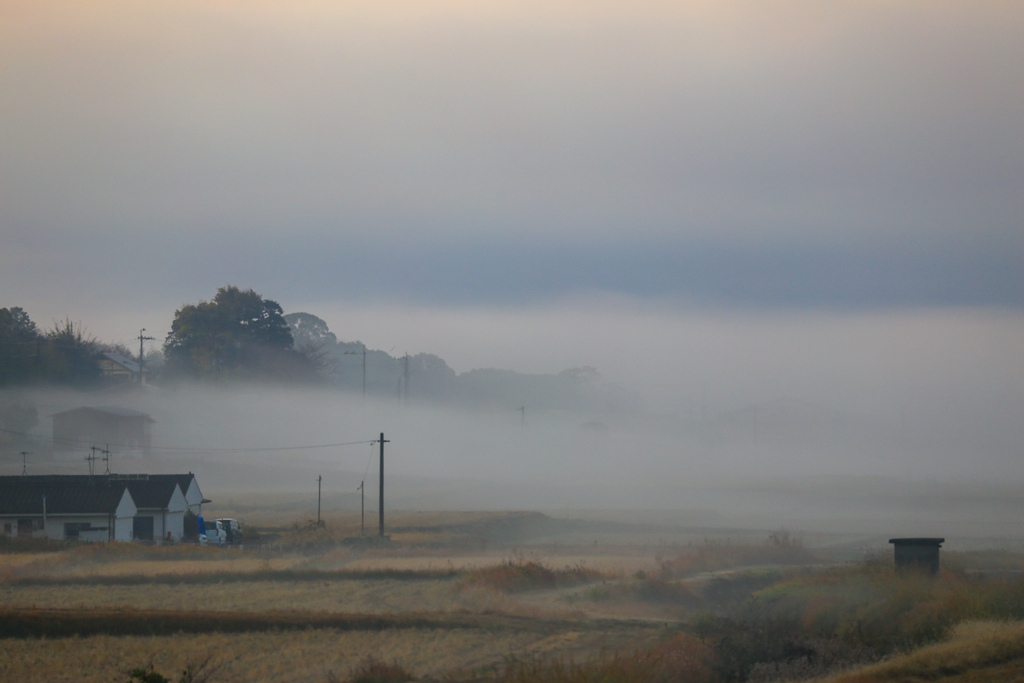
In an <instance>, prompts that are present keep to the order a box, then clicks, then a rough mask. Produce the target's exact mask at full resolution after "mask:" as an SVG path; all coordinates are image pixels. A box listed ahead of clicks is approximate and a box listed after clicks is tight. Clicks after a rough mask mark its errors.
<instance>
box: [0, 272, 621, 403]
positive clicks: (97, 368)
mask: <svg viewBox="0 0 1024 683" xmlns="http://www.w3.org/2000/svg"><path fill="white" fill-rule="evenodd" d="M110 351H115V352H118V353H121V354H122V355H124V356H127V357H129V358H133V359H134V354H133V353H132V352H131V351H130V350H128V349H127V348H126V347H124V346H121V345H116V344H106V343H103V342H100V341H98V340H96V339H95V338H93V337H91V336H89V335H88V334H86V333H85V332H84V331H83V329H82V327H81V325H76V324H73V323H72V322H70V320H65V321H64V322H62V323H58V324H55V325H54V326H53V328H52V329H50V330H47V331H45V332H41V331H39V329H38V328H37V326H36V324H35V323H34V322H32V320H31V319H30V318H29V316H28V314H27V313H26V312H25V311H24V310H22V309H21V308H19V307H12V308H0V386H12V385H25V384H50V385H65V386H77V387H88V386H92V385H99V384H102V382H103V381H104V377H103V372H102V369H101V365H100V363H101V361H102V360H103V358H104V353H105V352H110ZM154 361H155V359H147V362H146V367H147V370H148V371H149V372H148V377H147V381H148V382H150V383H154V384H159V385H163V386H172V385H174V384H175V383H178V382H200V383H229V382H230V383H237V382H250V381H262V382H268V381H269V382H275V383H291V384H307V385H321V386H330V387H335V388H340V389H345V390H349V391H354V392H363V393H365V394H367V395H372V396H378V397H396V398H399V399H406V400H408V399H413V400H432V401H441V402H447V403H456V404H465V405H467V406H475V407H485V408H486V407H494V408H505V409H511V408H518V407H521V406H523V405H527V404H528V405H529V406H530V407H531V409H547V408H566V409H573V408H577V409H581V408H582V409H588V410H601V409H608V408H611V407H623V405H624V404H625V403H628V402H630V400H631V399H630V398H629V397H627V396H625V395H624V394H622V393H621V392H616V391H615V390H614V389H613V388H611V387H606V386H604V385H602V384H601V383H600V376H599V375H598V373H597V372H596V370H594V369H593V368H588V367H584V368H573V369H571V370H566V371H565V372H562V373H560V374H558V375H524V374H521V373H517V372H514V371H511V370H493V369H485V370H472V371H469V372H466V373H462V374H461V375H460V374H457V373H456V372H455V371H454V370H453V369H452V368H450V367H449V366H448V364H447V363H446V362H445V361H444V360H443V359H441V358H439V357H438V356H435V355H433V354H427V353H420V354H416V355H412V356H410V355H404V356H400V357H395V356H392V355H390V354H389V353H386V352H384V351H380V350H374V349H368V348H367V347H366V345H365V344H364V343H362V342H360V341H341V340H339V339H338V338H337V336H336V335H335V334H334V333H333V332H331V330H330V329H329V328H328V326H327V323H326V322H324V321H323V320H322V319H321V318H319V317H317V316H315V315H313V314H310V313H304V312H298V313H289V314H285V313H284V311H283V310H282V308H281V306H280V304H278V303H277V302H276V301H273V300H272V299H268V298H265V297H263V296H261V295H260V294H258V293H256V292H255V291H253V290H252V289H247V290H243V289H240V288H238V287H235V286H232V285H228V286H225V287H221V288H219V289H218V290H217V292H216V294H215V296H214V297H213V298H212V299H211V300H209V301H200V302H199V303H196V304H187V305H184V306H182V307H181V308H179V309H178V310H176V311H175V313H174V319H173V321H172V323H171V331H170V332H169V333H168V335H167V337H166V338H165V339H164V341H163V345H162V363H158V362H154Z"/></svg>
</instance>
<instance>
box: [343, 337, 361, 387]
mask: <svg viewBox="0 0 1024 683" xmlns="http://www.w3.org/2000/svg"><path fill="white" fill-rule="evenodd" d="M359 344H360V345H361V346H362V347H363V350H362V351H345V352H343V353H344V355H346V356H355V355H358V354H360V353H361V354H363V398H366V344H363V342H359Z"/></svg>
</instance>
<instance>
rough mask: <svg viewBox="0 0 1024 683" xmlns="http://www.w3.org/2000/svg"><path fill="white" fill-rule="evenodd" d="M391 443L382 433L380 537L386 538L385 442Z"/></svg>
mask: <svg viewBox="0 0 1024 683" xmlns="http://www.w3.org/2000/svg"><path fill="white" fill-rule="evenodd" d="M386 443H390V441H387V440H386V439H385V438H384V432H381V433H380V537H381V538H382V539H383V538H384V444H386Z"/></svg>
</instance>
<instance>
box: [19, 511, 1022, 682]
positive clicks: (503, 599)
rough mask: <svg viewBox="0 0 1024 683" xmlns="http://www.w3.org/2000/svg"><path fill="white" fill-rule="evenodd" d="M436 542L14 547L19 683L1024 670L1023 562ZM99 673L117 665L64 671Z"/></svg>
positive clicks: (902, 675) (731, 548)
mask: <svg viewBox="0 0 1024 683" xmlns="http://www.w3.org/2000/svg"><path fill="white" fill-rule="evenodd" d="M444 532H445V531H444V529H440V530H438V529H437V528H431V530H430V533H431V535H432V536H431V537H432V538H434V537H436V535H437V534H439V533H444ZM408 533H410V534H411V533H412V531H410V532H408ZM423 547H424V546H418V545H416V544H415V542H409V543H403V542H391V543H390V544H382V545H380V546H379V547H378V546H375V547H366V548H356V549H351V548H349V549H343V548H337V547H334V548H331V549H329V550H327V551H325V552H321V553H319V554H316V553H313V554H308V553H296V554H287V553H272V554H259V553H241V552H230V553H229V552H224V551H220V550H217V549H199V548H193V547H164V548H155V547H143V546H135V545H121V544H117V545H109V546H77V547H69V548H65V549H62V550H59V551H56V552H53V551H52V549H49V550H48V551H47V552H34V550H35V549H32V548H27V549H26V548H21V549H19V551H18V552H10V551H9V552H6V553H4V554H2V555H0V638H2V639H5V640H6V641H7V643H5V646H4V647H3V648H0V681H15V680H28V679H30V678H32V677H33V676H34V677H35V678H36V679H45V680H79V679H81V680H89V681H92V680H95V681H110V680H119V681H125V680H128V681H133V682H135V683H142V682H145V683H156V682H158V681H159V682H162V681H167V682H168V683H178V682H190V683H197V682H199V681H206V682H207V683H214V682H221V681H223V682H225V683H230V682H232V681H259V680H275V681H296V683H297V682H298V681H303V682H306V681H314V682H315V683H316V682H324V683H341V682H345V683H348V682H352V683H363V682H379V683H388V682H391V681H394V682H398V681H412V680H425V679H433V680H437V679H443V680H448V681H450V682H451V683H459V682H466V683H469V682H473V683H519V682H523V683H525V682H526V681H531V682H533V681H537V682H540V683H544V682H547V681H550V682H551V683H589V682H591V681H593V682H594V683H597V682H599V681H600V682H601V683H615V682H617V681H639V680H642V681H685V682H692V683H733V682H735V683H739V682H741V681H749V682H751V683H768V682H775V681H797V680H822V681H824V680H828V681H831V682H832V683H864V682H866V681H874V680H892V681H899V680H908V681H909V680H915V681H916V680H935V681H947V680H948V681H949V682H950V683H952V681H954V680H955V681H958V682H961V683H967V682H968V681H995V680H1011V679H1020V678H1021V676H1022V672H1024V578H1020V577H1019V575H1018V574H1017V573H1015V572H1016V571H1017V569H1016V568H1017V567H1019V566H1022V565H1024V556H1021V555H1019V554H1016V553H1009V552H994V551H986V552H984V553H950V554H949V556H948V561H944V563H943V567H944V569H943V570H942V572H941V573H940V575H939V576H938V577H935V578H929V577H924V576H898V575H896V574H895V572H894V571H893V569H892V566H891V556H890V558H889V560H888V562H880V561H878V558H877V557H869V558H868V561H865V562H862V563H857V564H846V565H838V564H835V563H832V564H830V563H828V562H827V560H826V559H823V558H822V557H820V556H819V555H818V554H816V553H814V552H812V551H810V550H808V549H807V548H805V547H804V546H803V543H802V542H801V541H800V539H799V538H798V537H795V536H792V535H790V534H788V533H786V532H784V531H780V532H775V533H773V534H771V535H770V536H768V538H767V539H765V540H764V541H763V542H756V543H738V542H726V541H716V540H706V541H704V542H703V543H699V544H693V545H690V546H683V547H680V548H679V552H678V554H677V555H675V556H672V557H669V558H665V557H657V558H656V557H652V556H649V562H648V563H647V565H646V566H645V568H644V569H642V570H639V571H634V570H633V569H630V570H629V571H628V572H617V571H609V570H604V571H601V570H597V569H592V568H589V566H588V565H584V564H583V563H581V562H579V561H573V562H567V563H563V562H560V561H559V560H558V559H557V558H559V557H576V558H578V557H582V556H583V554H582V553H581V552H580V549H571V550H570V551H568V552H566V551H560V554H559V553H555V552H547V554H545V552H544V550H543V549H538V548H534V549H531V550H528V551H515V552H513V553H512V554H511V555H510V556H507V557H505V558H504V559H501V560H498V561H493V560H492V561H488V560H486V559H485V558H484V556H483V555H472V554H469V555H464V556H462V558H461V559H459V558H457V559H456V561H454V562H453V561H451V559H449V560H447V561H445V560H444V559H443V556H442V555H438V554H436V553H434V551H433V550H430V551H425V550H423ZM652 552H653V551H652ZM424 553H426V554H424ZM467 558H476V559H475V560H474V561H473V562H467V561H466V559H467ZM946 559H947V558H946V556H945V555H944V560H946ZM367 560H371V561H372V562H371V565H372V568H366V567H367V566H369V565H366V564H360V563H361V562H366V561H367ZM389 561H391V562H394V566H389V565H388V562H389ZM417 562H418V563H419V564H418V565H417ZM326 567H329V568H326ZM357 567H361V568H357ZM15 641H17V642H18V645H17V646H13V643H14V642H15ZM72 662H74V664H72ZM125 663H127V664H128V665H129V667H130V668H124V666H125ZM61 667H64V669H63V670H62V669H61ZM117 667H120V668H117ZM84 669H89V670H90V671H92V669H95V670H96V671H97V672H99V673H97V674H96V675H93V674H91V673H90V674H89V675H88V676H84V678H83V676H82V675H77V676H74V677H72V676H70V675H65V673H66V672H74V673H76V674H82V672H83V670H84ZM65 670H66V671H65ZM994 672H995V673H994ZM997 673H998V675H997ZM829 676H831V677H832V678H829ZM986 676H987V677H986Z"/></svg>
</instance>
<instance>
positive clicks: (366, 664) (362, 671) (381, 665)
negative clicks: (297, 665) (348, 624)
mask: <svg viewBox="0 0 1024 683" xmlns="http://www.w3.org/2000/svg"><path fill="white" fill-rule="evenodd" d="M413 679H414V676H413V675H412V674H411V673H409V671H407V670H406V669H405V668H404V667H402V666H401V665H399V664H397V663H391V664H388V663H387V662H383V661H381V660H379V659H377V658H376V657H366V658H365V659H363V660H362V661H361V662H359V664H357V665H356V666H355V667H353V669H352V671H351V672H350V673H349V675H348V678H345V679H339V678H338V677H337V676H335V675H334V673H333V672H332V673H329V674H327V683H343V682H344V683H406V682H407V681H411V680H413Z"/></svg>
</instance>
